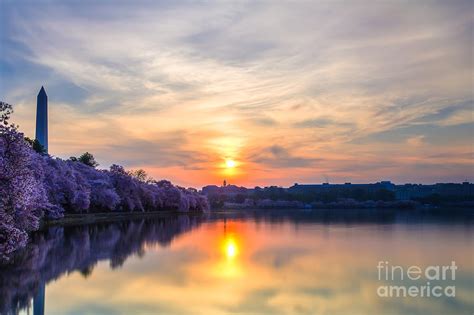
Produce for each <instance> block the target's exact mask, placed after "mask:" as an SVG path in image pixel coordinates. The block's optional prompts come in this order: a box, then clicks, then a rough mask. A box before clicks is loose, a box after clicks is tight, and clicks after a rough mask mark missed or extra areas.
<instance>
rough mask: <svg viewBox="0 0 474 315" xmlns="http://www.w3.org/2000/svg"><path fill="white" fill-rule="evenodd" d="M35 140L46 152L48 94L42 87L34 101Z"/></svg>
mask: <svg viewBox="0 0 474 315" xmlns="http://www.w3.org/2000/svg"><path fill="white" fill-rule="evenodd" d="M36 140H38V141H39V143H41V145H42V146H43V148H44V150H45V152H46V153H48V95H46V91H45V90H44V87H41V90H40V91H39V93H38V97H37V103H36Z"/></svg>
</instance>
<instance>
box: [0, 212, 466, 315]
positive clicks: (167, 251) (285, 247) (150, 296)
mask: <svg viewBox="0 0 474 315" xmlns="http://www.w3.org/2000/svg"><path fill="white" fill-rule="evenodd" d="M441 213H442V212H441ZM472 223H473V221H472V212H471V211H467V212H457V213H451V214H450V215H449V216H445V215H441V214H440V213H435V212H405V213H400V212H388V211H387V212H383V213H373V212H371V211H347V212H334V211H328V212H325V211H318V212H304V211H297V212H290V211H288V212H287V211H269V212H261V211H258V212H228V213H216V214H213V215H212V217H210V218H203V217H189V216H177V217H170V218H166V219H158V220H139V221H127V222H120V223H114V224H101V225H90V226H80V227H68V228H50V229H49V230H47V231H45V232H43V233H38V234H36V235H34V236H33V242H32V243H31V244H30V245H29V246H28V248H27V249H25V250H24V251H23V252H21V253H20V255H18V256H17V257H15V260H14V262H13V264H11V265H8V266H2V267H0V268H1V269H0V275H1V277H0V279H1V280H0V296H1V297H2V300H1V304H0V310H1V312H2V314H7V313H16V312H18V310H20V309H23V310H25V309H26V308H28V305H30V307H31V304H29V303H30V302H31V299H32V298H33V297H34V296H37V297H38V298H37V300H38V301H40V302H41V295H42V288H44V284H46V289H45V295H44V296H45V304H44V307H45V313H46V314H156V313H165V314H229V313H238V314H347V313H351V314H463V313H466V314H469V312H470V311H471V310H472V308H473V306H474V305H473V303H472V301H471V300H472V299H471V297H472V295H473V293H474V284H473V283H474V276H473V274H474V273H473V269H474V268H473V261H472V255H471V254H469V253H471V251H472V239H473V235H474V232H473V224H472ZM379 260H388V261H390V262H391V263H396V264H399V265H402V266H409V265H413V264H417V265H420V266H424V265H430V264H431V265H434V264H445V263H446V264H447V263H449V262H450V261H451V260H456V263H457V264H458V266H459V273H458V278H457V281H456V286H457V296H456V298H454V299H452V298H451V299H446V298H442V299H431V298H424V299H423V298H420V299H419V298H408V299H407V298H405V299H383V298H380V297H378V296H377V295H376V287H377V286H378V285H380V283H379V282H378V281H377V279H376V277H377V269H376V265H377V262H378V261H379ZM118 267H120V268H118ZM43 292H44V291H43ZM34 304H35V305H34V307H33V308H34V312H37V308H36V301H35V303H34ZM40 304H41V303H38V305H39V306H41V305H40ZM39 311H40V308H38V312H39ZM38 314H39V313H38Z"/></svg>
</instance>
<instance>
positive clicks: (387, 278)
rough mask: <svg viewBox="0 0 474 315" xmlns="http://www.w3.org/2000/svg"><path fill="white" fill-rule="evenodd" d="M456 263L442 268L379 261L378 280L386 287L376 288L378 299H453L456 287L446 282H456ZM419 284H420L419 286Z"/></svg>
mask: <svg viewBox="0 0 474 315" xmlns="http://www.w3.org/2000/svg"><path fill="white" fill-rule="evenodd" d="M457 269H458V267H457V266H456V262H454V261H452V262H451V264H450V265H444V266H427V267H424V268H422V267H420V266H410V267H407V268H404V267H402V266H396V265H391V264H390V263H389V262H388V261H379V262H378V265H377V271H378V280H379V281H383V282H385V283H387V282H388V283H389V284H388V285H381V286H379V287H378V288H377V295H378V296H380V297H442V296H446V297H455V296H456V287H455V286H454V285H447V284H450V283H448V282H451V283H452V282H453V281H454V280H456V270H457ZM420 283H421V284H420Z"/></svg>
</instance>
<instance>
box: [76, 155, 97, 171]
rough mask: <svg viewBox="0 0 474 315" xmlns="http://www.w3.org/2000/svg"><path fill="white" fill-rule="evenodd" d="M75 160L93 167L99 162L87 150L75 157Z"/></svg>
mask: <svg viewBox="0 0 474 315" xmlns="http://www.w3.org/2000/svg"><path fill="white" fill-rule="evenodd" d="M77 160H78V161H79V162H81V163H83V164H85V165H88V166H91V167H94V168H95V167H97V166H99V163H97V162H96V160H95V158H94V156H93V155H92V154H91V153H89V152H86V153H84V154H82V155H81V156H80V157H78V158H77Z"/></svg>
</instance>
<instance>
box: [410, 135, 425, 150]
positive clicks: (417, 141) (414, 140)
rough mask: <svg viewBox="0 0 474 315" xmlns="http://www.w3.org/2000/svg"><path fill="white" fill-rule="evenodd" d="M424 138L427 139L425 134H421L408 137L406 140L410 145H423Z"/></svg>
mask: <svg viewBox="0 0 474 315" xmlns="http://www.w3.org/2000/svg"><path fill="white" fill-rule="evenodd" d="M424 139H425V136H424V135H419V136H413V137H410V138H407V140H406V142H407V144H408V145H409V146H412V147H420V146H422V145H423V143H424Z"/></svg>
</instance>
